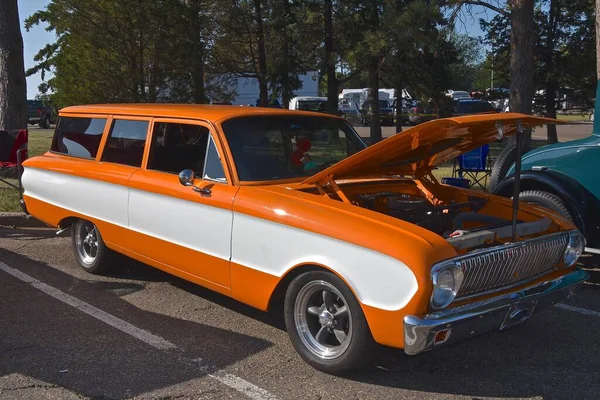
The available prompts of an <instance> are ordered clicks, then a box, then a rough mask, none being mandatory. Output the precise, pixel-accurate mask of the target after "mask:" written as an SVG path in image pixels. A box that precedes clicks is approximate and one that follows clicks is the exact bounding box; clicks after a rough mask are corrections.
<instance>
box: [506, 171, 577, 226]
mask: <svg viewBox="0 0 600 400" xmlns="http://www.w3.org/2000/svg"><path fill="white" fill-rule="evenodd" d="M513 189H514V184H510V185H506V186H504V187H503V188H502V189H501V190H499V191H498V192H497V193H495V194H496V195H499V196H503V197H509V198H510V197H512V195H513ZM519 189H520V190H519V191H520V192H525V191H527V190H540V191H544V192H548V193H552V194H553V195H555V196H558V198H560V199H561V200H562V201H563V203H564V205H565V207H567V209H568V210H569V213H571V216H572V217H573V219H574V221H575V225H577V226H578V227H579V229H581V230H582V232H587V230H586V221H585V210H583V209H580V208H578V207H581V206H578V205H577V202H579V201H582V200H586V199H580V198H579V197H580V196H577V195H576V194H573V196H574V197H572V198H570V197H569V196H567V195H565V193H563V192H562V191H561V190H560V189H558V188H556V187H554V186H553V185H551V184H549V183H546V182H541V181H538V180H535V179H523V180H521V183H520V185H519ZM586 234H587V233H586Z"/></svg>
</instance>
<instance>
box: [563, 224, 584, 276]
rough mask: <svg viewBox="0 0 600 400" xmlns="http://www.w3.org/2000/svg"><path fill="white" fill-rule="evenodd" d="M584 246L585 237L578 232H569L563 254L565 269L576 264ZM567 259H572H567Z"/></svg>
mask: <svg viewBox="0 0 600 400" xmlns="http://www.w3.org/2000/svg"><path fill="white" fill-rule="evenodd" d="M586 244H587V243H586V240H585V236H583V235H582V234H581V232H579V230H572V231H569V241H568V242H567V246H566V247H565V253H564V254H563V265H564V266H565V268H570V267H572V266H573V265H575V264H576V263H577V260H579V257H581V255H582V254H583V252H584V251H585V246H586ZM569 257H574V258H572V259H569Z"/></svg>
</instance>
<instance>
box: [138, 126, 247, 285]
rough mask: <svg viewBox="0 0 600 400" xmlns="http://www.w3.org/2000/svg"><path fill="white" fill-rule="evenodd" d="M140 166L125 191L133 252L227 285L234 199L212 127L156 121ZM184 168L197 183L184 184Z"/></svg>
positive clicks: (184, 271)
mask: <svg viewBox="0 0 600 400" xmlns="http://www.w3.org/2000/svg"><path fill="white" fill-rule="evenodd" d="M148 143H149V145H150V146H149V149H148V154H147V159H146V162H145V164H144V166H143V168H142V169H141V170H139V171H137V172H136V173H134V174H133V175H132V177H131V179H130V183H129V187H130V194H129V227H130V229H131V230H132V231H134V232H136V234H137V235H138V240H137V241H136V243H135V244H134V245H133V249H132V250H133V251H134V252H136V253H138V254H140V255H142V256H144V257H148V258H150V259H152V260H155V261H158V262H160V263H162V264H164V265H165V266H167V267H169V268H172V269H176V270H178V271H180V272H183V273H184V274H189V275H192V276H194V277H196V278H199V279H201V280H204V281H206V282H210V283H212V284H214V285H215V286H216V287H212V288H213V289H216V290H218V289H219V288H221V289H225V288H229V287H230V281H229V259H230V254H231V230H232V222H233V211H232V205H233V199H234V196H235V194H236V191H237V187H235V186H233V185H231V184H230V182H231V181H230V179H229V176H228V174H226V169H225V168H224V166H223V163H222V161H221V157H220V155H219V154H223V152H222V151H221V149H220V148H219V144H218V141H215V136H214V132H213V131H212V130H211V127H210V126H209V125H208V124H206V123H203V122H200V121H193V120H177V119H154V120H153V124H152V129H151V135H150V137H149V140H148ZM183 170H192V171H194V173H195V175H196V179H195V180H194V181H193V184H192V185H191V186H184V185H183V184H182V183H181V182H180V179H179V173H180V172H181V171H183Z"/></svg>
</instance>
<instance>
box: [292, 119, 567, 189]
mask: <svg viewBox="0 0 600 400" xmlns="http://www.w3.org/2000/svg"><path fill="white" fill-rule="evenodd" d="M560 123H562V122H561V121H559V120H556V119H552V118H543V117H536V116H533V115H526V114H518V113H500V114H498V113H494V114H481V115H471V116H465V117H456V118H444V119H436V120H432V121H429V122H426V123H423V124H420V125H417V126H415V127H412V128H409V129H406V130H404V131H402V132H400V133H397V134H396V135H394V136H392V137H389V138H387V139H385V140H382V141H381V142H379V143H376V144H374V145H372V146H370V147H368V148H366V149H364V150H361V151H360V152H358V153H356V154H354V155H353V156H351V157H348V158H346V159H344V160H342V161H340V162H338V163H337V164H334V165H332V166H331V167H329V168H326V169H324V170H323V171H321V172H319V173H317V174H315V175H313V176H311V177H309V178H308V179H306V180H304V182H303V183H307V184H309V183H312V184H314V183H325V182H327V181H329V180H331V179H360V178H369V177H381V176H388V175H403V176H419V175H421V176H422V175H424V174H427V173H428V172H430V171H431V170H432V169H434V168H435V167H436V166H438V165H440V164H443V163H445V162H448V161H450V160H453V159H454V158H456V157H457V156H459V155H461V154H464V153H466V152H469V151H471V150H475V149H477V148H479V147H481V146H483V145H485V144H489V143H491V142H494V141H497V140H499V139H500V138H501V137H502V136H509V135H513V134H515V133H516V131H517V127H518V125H519V124H520V125H521V126H522V127H523V128H532V127H534V126H543V125H551V124H560Z"/></svg>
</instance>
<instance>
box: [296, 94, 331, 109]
mask: <svg viewBox="0 0 600 400" xmlns="http://www.w3.org/2000/svg"><path fill="white" fill-rule="evenodd" d="M289 109H290V110H305V111H325V110H327V97H312V96H310V97H309V96H298V97H294V98H292V99H291V100H290V104H289Z"/></svg>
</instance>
